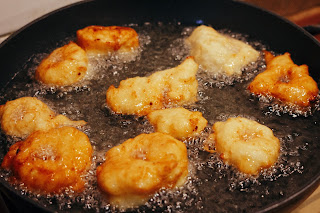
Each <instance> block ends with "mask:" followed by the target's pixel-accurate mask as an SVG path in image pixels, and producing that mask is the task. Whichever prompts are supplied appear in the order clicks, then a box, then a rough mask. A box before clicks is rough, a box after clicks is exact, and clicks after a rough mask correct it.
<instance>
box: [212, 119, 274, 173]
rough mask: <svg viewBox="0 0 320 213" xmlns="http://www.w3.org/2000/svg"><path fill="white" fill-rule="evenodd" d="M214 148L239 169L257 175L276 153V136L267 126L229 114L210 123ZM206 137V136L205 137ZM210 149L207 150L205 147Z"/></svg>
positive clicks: (268, 165) (222, 157) (270, 164)
mask: <svg viewBox="0 0 320 213" xmlns="http://www.w3.org/2000/svg"><path fill="white" fill-rule="evenodd" d="M213 131H214V133H213V134H212V135H210V138H211V139H212V140H213V141H214V143H215V144H214V146H215V151H216V152H218V153H220V157H221V159H222V160H223V161H224V162H226V163H228V164H231V165H233V166H235V167H236V168H238V170H239V171H240V172H243V173H246V174H251V175H257V174H259V172H260V170H261V169H264V168H268V167H271V166H272V165H273V164H274V163H275V162H276V161H277V159H278V156H279V153H280V142H279V139H278V138H276V137H275V136H274V135H273V132H272V130H271V129H270V128H268V127H266V126H264V125H262V124H259V123H258V122H256V121H253V120H249V119H246V118H242V117H237V118H229V119H228V120H227V121H225V122H216V123H215V124H214V125H213ZM209 141H210V140H209ZM208 151H211V150H208Z"/></svg>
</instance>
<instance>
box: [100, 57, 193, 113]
mask: <svg viewBox="0 0 320 213" xmlns="http://www.w3.org/2000/svg"><path fill="white" fill-rule="evenodd" d="M197 70H198V64H197V63H196V62H195V61H194V59H193V57H188V58H187V59H186V60H185V61H183V62H182V63H181V64H180V65H179V66H177V67H174V68H171V69H167V70H163V71H158V72H155V73H153V74H152V75H150V76H149V77H135V78H128V79H126V80H123V81H121V82H120V85H119V87H118V88H115V87H114V86H113V85H111V86H110V87H109V89H108V91H107V95H106V96H107V100H106V102H107V105H108V106H109V107H110V108H111V109H112V110H113V111H114V112H115V113H118V114H136V115H139V116H142V115H147V114H148V113H149V112H151V111H152V110H157V109H162V108H165V107H166V106H169V105H177V106H181V105H184V104H189V103H194V102H195V101H196V100H197V92H198V81H197V79H196V73H197Z"/></svg>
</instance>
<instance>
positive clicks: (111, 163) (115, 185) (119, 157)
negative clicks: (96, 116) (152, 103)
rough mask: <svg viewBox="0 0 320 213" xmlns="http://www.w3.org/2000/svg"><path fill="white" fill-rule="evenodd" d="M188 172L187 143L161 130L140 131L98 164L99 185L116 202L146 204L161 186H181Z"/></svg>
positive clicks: (116, 147) (121, 205) (113, 149)
mask: <svg viewBox="0 0 320 213" xmlns="http://www.w3.org/2000/svg"><path fill="white" fill-rule="evenodd" d="M187 175H188V156H187V148H186V146H185V144H184V143H182V142H181V141H178V140H176V139H174V138H173V137H171V136H169V135H166V134H162V133H152V134H141V135H139V136H137V137H135V138H133V139H129V140H127V141H125V142H124V143H122V144H121V145H118V146H115V147H113V148H112V149H110V150H109V151H108V152H107V153H106V160H105V162H104V163H103V164H102V165H101V166H99V167H98V168H97V180H98V185H99V187H100V189H102V190H103V191H104V192H105V193H106V194H107V195H108V197H109V199H110V202H111V203H112V204H113V205H116V206H119V207H122V208H127V207H133V206H138V205H141V204H143V203H144V202H146V201H147V199H148V198H149V197H150V196H152V194H154V193H155V192H156V191H158V190H159V189H160V188H163V187H165V188H169V189H171V188H175V187H179V186H182V185H183V184H184V183H185V181H186V176H187Z"/></svg>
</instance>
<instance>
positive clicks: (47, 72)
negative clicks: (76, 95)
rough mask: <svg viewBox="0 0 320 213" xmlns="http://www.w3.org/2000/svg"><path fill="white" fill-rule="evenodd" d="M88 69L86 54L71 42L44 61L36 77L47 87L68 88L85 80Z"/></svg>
mask: <svg viewBox="0 0 320 213" xmlns="http://www.w3.org/2000/svg"><path fill="white" fill-rule="evenodd" d="M87 68H88V57H87V54H86V52H85V51H84V50H83V49H82V48H81V47H79V46H78V45H77V44H76V43H74V42H70V43H69V44H67V45H64V46H63V47H60V48H58V49H55V50H54V51H53V52H52V53H51V54H50V55H49V56H48V57H47V58H45V59H43V60H42V61H41V63H40V65H39V66H38V68H37V70H36V75H35V77H36V79H37V80H38V81H40V82H42V83H44V84H47V85H57V86H68V85H72V84H74V83H76V82H78V81H80V80H81V79H83V78H84V76H85V75H86V73H87Z"/></svg>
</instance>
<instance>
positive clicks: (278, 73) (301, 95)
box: [248, 51, 319, 107]
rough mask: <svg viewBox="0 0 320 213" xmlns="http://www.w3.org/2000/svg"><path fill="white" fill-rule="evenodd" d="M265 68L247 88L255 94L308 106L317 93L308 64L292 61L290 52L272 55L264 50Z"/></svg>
mask: <svg viewBox="0 0 320 213" xmlns="http://www.w3.org/2000/svg"><path fill="white" fill-rule="evenodd" d="M264 53H265V59H266V63H267V69H266V70H265V71H264V72H262V73H260V74H259V75H257V76H256V77H255V79H254V80H253V81H252V82H251V83H250V85H249V87H248V89H249V90H250V92H252V93H254V94H256V95H262V96H268V97H270V96H271V97H273V98H276V99H278V100H280V101H281V102H284V103H286V104H293V105H296V106H300V107H307V106H310V104H311V102H313V101H315V100H316V98H317V95H318V93H319V89H318V86H317V83H316V82H315V81H314V80H313V78H312V77H311V76H309V71H308V66H307V65H301V66H298V65H296V64H294V63H293V61H292V59H291V57H290V53H285V54H283V55H279V56H276V57H275V56H273V55H272V53H270V52H268V51H265V52H264Z"/></svg>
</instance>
